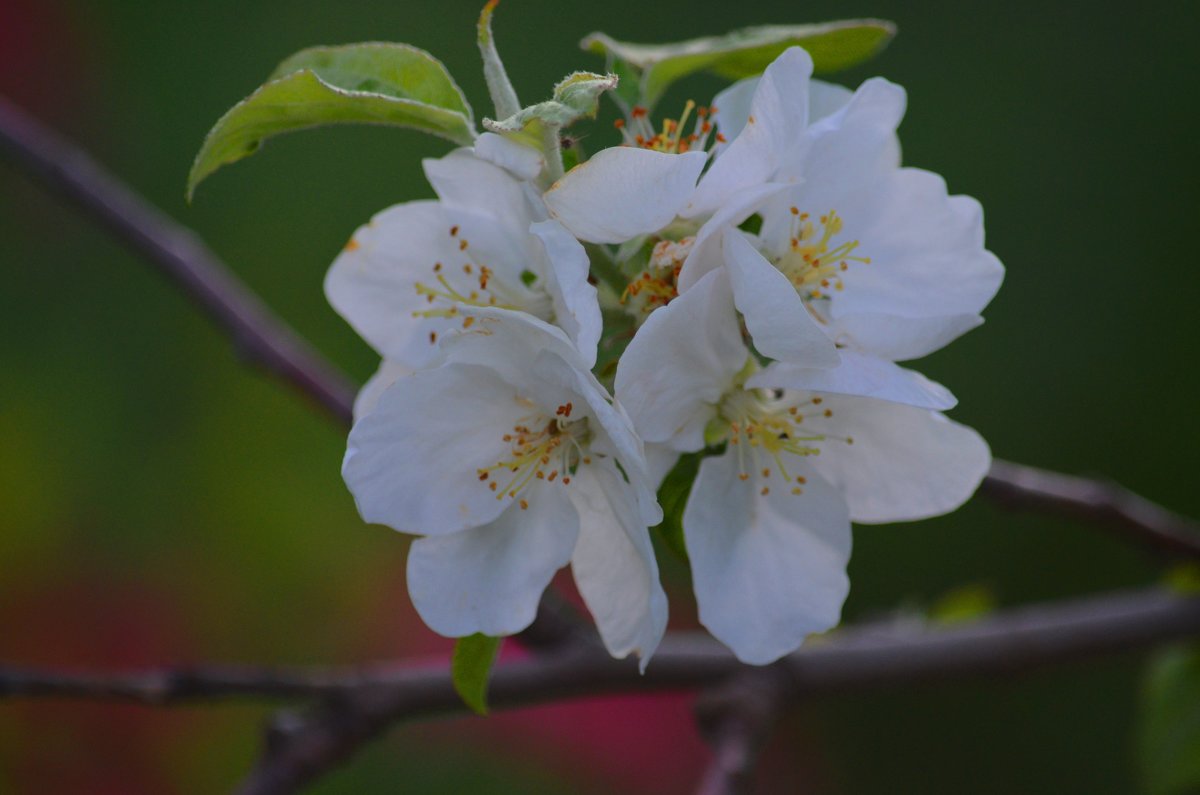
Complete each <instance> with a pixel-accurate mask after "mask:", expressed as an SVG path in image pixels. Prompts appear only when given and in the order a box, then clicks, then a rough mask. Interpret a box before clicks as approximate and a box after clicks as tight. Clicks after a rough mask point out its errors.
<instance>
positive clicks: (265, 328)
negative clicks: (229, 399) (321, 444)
mask: <svg viewBox="0 0 1200 795" xmlns="http://www.w3.org/2000/svg"><path fill="white" fill-rule="evenodd" d="M0 150H3V151H6V152H7V153H8V154H9V156H10V157H12V159H13V160H14V161H16V162H17V163H18V164H20V165H22V166H24V167H25V168H26V169H27V170H29V171H30V172H31V173H32V174H33V175H34V176H36V177H38V178H39V179H41V180H42V182H43V183H44V184H45V185H47V186H48V187H50V188H53V189H54V190H55V191H56V192H58V193H59V194H61V195H63V196H65V197H66V198H67V199H69V200H71V201H72V202H73V203H74V204H75V205H76V206H77V207H78V208H79V209H81V210H82V211H83V212H84V213H85V214H87V215H90V216H91V217H93V218H95V219H96V220H97V221H99V222H100V223H101V224H102V225H103V226H104V227H105V228H106V229H108V230H109V231H110V232H112V233H113V234H114V235H116V236H117V237H118V238H120V239H121V240H122V241H124V242H125V243H126V244H128V245H129V246H130V247H131V248H132V249H134V250H135V251H137V252H139V253H140V254H142V255H143V256H145V258H146V259H147V260H148V261H149V262H150V263H151V264H153V265H154V266H155V267H156V268H157V269H158V270H159V272H161V273H162V274H164V275H165V276H166V277H167V278H168V279H170V280H171V281H172V282H174V283H175V284H176V286H178V287H179V288H180V289H181V290H182V291H183V292H184V293H185V294H187V296H188V297H189V298H191V299H192V300H193V301H194V302H195V303H196V304H197V305H198V306H199V307H200V308H201V310H203V311H204V313H205V314H206V315H208V316H209V318H210V319H211V320H212V321H213V322H214V323H216V324H217V326H218V327H219V328H221V329H222V330H223V331H225V332H226V333H227V334H229V336H230V337H232V339H233V342H234V345H235V346H236V347H237V349H238V351H239V352H240V353H241V354H242V355H244V356H246V357H247V358H248V359H250V360H251V361H253V362H254V363H256V364H258V365H261V366H262V367H263V368H265V369H266V370H267V371H268V372H270V373H272V374H273V375H275V376H278V377H279V378H282V379H283V380H284V381H286V382H288V383H290V384H291V385H292V386H294V387H295V388H296V389H297V390H298V391H299V392H300V393H301V394H303V395H306V396H308V397H309V398H311V399H313V400H315V401H316V402H317V403H318V404H319V405H321V406H322V407H324V408H325V409H327V410H328V411H329V412H330V413H331V414H333V415H334V416H335V417H337V418H338V419H339V420H341V421H342V422H343V423H345V424H347V425H348V424H349V423H350V421H351V417H352V411H353V405H354V393H355V388H354V386H353V385H352V384H351V383H350V381H349V380H347V378H346V377H345V376H344V375H343V374H342V373H341V372H339V371H338V370H337V369H336V368H335V367H333V366H332V365H331V364H330V363H329V362H328V361H326V360H325V359H323V358H322V357H321V356H320V355H319V354H317V353H316V352H315V351H314V350H313V349H312V348H311V347H310V346H309V345H308V344H307V343H306V342H305V341H304V340H303V339H301V338H300V336H299V335H297V334H296V332H294V331H293V330H292V329H291V328H290V327H289V326H288V325H287V324H285V323H284V322H283V321H281V320H280V319H279V318H278V317H276V316H275V315H274V314H273V313H272V312H271V311H270V310H269V309H267V307H266V306H264V305H263V303H262V302H261V301H260V300H259V299H258V297H257V296H256V295H254V293H253V292H251V291H250V290H249V288H247V287H246V285H245V284H243V283H242V282H241V281H240V280H239V279H238V278H237V276H235V275H234V274H233V272H232V271H231V270H230V269H229V268H228V266H226V265H225V264H224V263H222V262H221V261H220V260H219V259H218V258H217V257H216V255H215V254H213V253H212V251H210V250H209V249H208V247H207V246H205V245H204V243H203V242H202V241H201V240H200V238H198V237H197V236H196V235H195V234H194V233H193V232H192V231H191V230H190V229H187V228H185V227H183V226H181V225H180V224H178V223H176V222H175V221H173V220H171V219H170V218H169V217H167V216H166V215H165V214H164V213H162V212H161V211H159V210H158V209H156V208H154V207H152V206H150V205H149V204H148V203H147V202H146V201H145V200H144V199H142V198H141V197H140V196H138V195H137V194H136V193H134V192H133V191H132V190H131V189H130V188H128V187H127V186H126V185H124V184H123V183H122V182H120V181H119V180H118V179H116V178H115V177H114V176H112V175H111V174H109V173H108V172H107V171H106V170H105V169H104V168H103V167H101V166H100V164H99V163H97V162H96V161H95V160H93V159H92V158H91V157H89V156H88V155H87V154H86V153H84V152H83V150H81V149H79V148H78V147H76V146H75V145H73V144H71V143H69V142H68V141H66V140H64V139H62V138H60V137H59V136H58V135H57V134H56V133H55V132H54V131H53V130H50V129H49V128H48V127H45V126H44V125H42V124H41V123H39V122H38V121H37V120H35V119H34V118H33V117H31V116H29V115H28V114H26V113H25V112H24V111H22V110H21V109H20V108H18V107H17V106H16V105H14V104H13V103H12V102H10V101H8V100H7V99H5V98H4V97H0Z"/></svg>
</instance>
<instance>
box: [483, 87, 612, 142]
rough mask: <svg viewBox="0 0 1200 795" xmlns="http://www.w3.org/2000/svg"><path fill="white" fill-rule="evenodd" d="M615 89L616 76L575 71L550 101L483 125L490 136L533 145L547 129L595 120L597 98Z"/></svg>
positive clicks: (598, 103) (555, 91) (487, 121)
mask: <svg viewBox="0 0 1200 795" xmlns="http://www.w3.org/2000/svg"><path fill="white" fill-rule="evenodd" d="M616 87H617V76H616V75H598V74H593V73H592V72H575V73H574V74H571V75H568V76H567V77H566V78H564V79H563V81H562V82H560V83H559V84H558V85H556V86H555V87H554V97H553V99H550V100H547V101H546V102H539V103H538V104H536V105H530V106H529V107H527V108H522V109H521V110H519V111H517V112H516V113H514V114H513V115H512V116H509V117H508V118H507V119H501V120H499V121H493V120H492V119H484V120H483V126H484V128H486V129H487V130H489V131H491V132H494V133H502V134H507V135H513V136H515V137H518V138H524V139H527V140H526V141H525V142H526V143H529V144H531V145H534V146H537V145H538V144H540V143H541V141H542V135H543V131H544V130H545V129H546V128H547V127H550V128H552V129H555V130H557V129H561V128H563V127H566V126H567V125H569V124H570V123H571V122H573V121H575V120H577V119H580V118H585V117H586V118H593V117H595V115H596V111H597V109H598V108H599V105H600V95H601V94H603V93H604V92H605V91H611V90H612V89H614V88H616Z"/></svg>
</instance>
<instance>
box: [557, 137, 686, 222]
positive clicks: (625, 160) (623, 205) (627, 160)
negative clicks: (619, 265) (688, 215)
mask: <svg viewBox="0 0 1200 795" xmlns="http://www.w3.org/2000/svg"><path fill="white" fill-rule="evenodd" d="M707 160H708V157H707V155H705V154H704V153H703V152H686V153H684V154H681V155H673V154H666V153H663V152H654V151H651V150H649V149H638V148H635V147H629V146H614V147H610V148H608V149H602V150H600V151H599V152H597V153H596V154H595V155H593V156H592V157H591V159H589V160H588V161H587V162H585V163H581V164H580V165H578V166H576V167H575V168H573V169H571V170H570V171H569V172H568V173H567V175H566V176H564V177H563V178H562V179H560V180H559V181H558V182H556V183H554V184H553V185H552V186H550V189H549V190H548V191H546V193H545V194H544V195H543V199H544V200H545V202H546V206H547V207H548V208H549V210H550V215H551V216H552V217H554V218H556V219H557V220H558V221H559V222H561V223H562V225H563V226H565V227H566V228H567V229H569V230H570V231H571V234H573V235H575V237H577V238H579V239H580V240H587V241H590V242H592V243H621V242H624V241H626V240H629V239H630V238H634V237H637V236H638V235H643V234H648V233H650V232H657V231H658V230H659V229H662V228H663V227H664V226H666V225H667V224H669V223H670V222H671V221H673V220H674V219H675V216H676V215H678V214H679V210H680V209H681V208H682V207H683V205H684V203H685V202H686V201H687V197H688V195H689V194H690V193H691V191H692V188H693V187H694V186H695V184H696V179H697V177H699V176H700V171H701V169H703V168H704V164H705V163H706V162H707Z"/></svg>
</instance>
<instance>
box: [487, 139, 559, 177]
mask: <svg viewBox="0 0 1200 795" xmlns="http://www.w3.org/2000/svg"><path fill="white" fill-rule="evenodd" d="M475 156H476V157H478V158H480V159H482V160H486V161H488V162H489V163H495V164H496V165H498V166H500V167H501V168H503V169H504V170H506V171H508V172H509V173H510V174H512V175H513V176H514V177H516V178H517V179H523V180H530V179H534V178H536V177H537V175H538V174H540V173H541V171H542V167H543V166H545V165H546V158H545V157H543V156H542V153H541V152H540V151H538V150H537V149H534V148H533V147H532V146H525V145H524V144H519V143H517V142H516V141H513V140H510V139H509V138H507V137H505V136H503V135H497V134H496V133H490V132H485V133H483V134H482V135H480V136H479V137H478V138H476V139H475Z"/></svg>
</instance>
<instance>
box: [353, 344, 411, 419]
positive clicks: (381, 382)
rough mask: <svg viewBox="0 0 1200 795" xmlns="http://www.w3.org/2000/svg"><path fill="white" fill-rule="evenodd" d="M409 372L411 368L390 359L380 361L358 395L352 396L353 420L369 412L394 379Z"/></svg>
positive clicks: (394, 381)
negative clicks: (377, 367)
mask: <svg viewBox="0 0 1200 795" xmlns="http://www.w3.org/2000/svg"><path fill="white" fill-rule="evenodd" d="M411 372H412V369H411V368H409V367H406V366H404V365H402V364H400V363H398V362H393V361H391V360H390V359H384V360H383V361H382V362H380V363H379V369H378V370H376V371H375V374H374V375H373V376H371V377H370V378H368V379H367V383H365V384H363V385H362V389H360V390H358V395H357V396H356V397H355V398H354V421H355V422H358V421H359V420H361V419H362V418H363V417H365V416H366V415H367V414H370V413H371V411H372V410H374V408H375V404H376V403H378V402H379V398H380V396H381V395H382V394H383V392H384V390H386V389H387V388H388V387H389V386H391V385H392V384H394V383H396V379H398V378H400V377H401V376H405V375H408V374H409V373H411Z"/></svg>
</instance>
